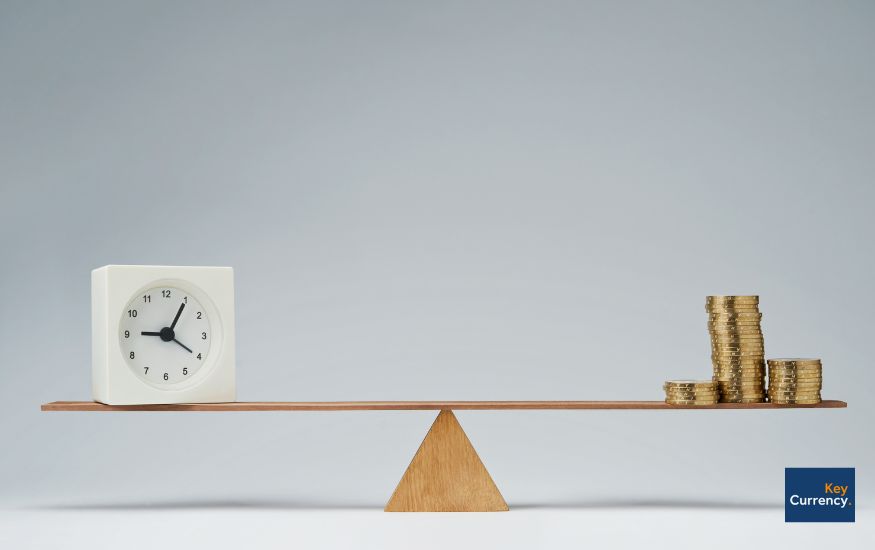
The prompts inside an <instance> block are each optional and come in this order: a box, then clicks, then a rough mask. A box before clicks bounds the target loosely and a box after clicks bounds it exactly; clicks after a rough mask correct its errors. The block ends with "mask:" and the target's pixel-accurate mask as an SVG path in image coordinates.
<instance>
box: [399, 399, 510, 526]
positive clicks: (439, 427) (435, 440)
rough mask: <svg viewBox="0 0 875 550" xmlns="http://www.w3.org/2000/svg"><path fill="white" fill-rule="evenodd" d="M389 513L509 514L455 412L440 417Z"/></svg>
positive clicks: (406, 474) (412, 465)
mask: <svg viewBox="0 0 875 550" xmlns="http://www.w3.org/2000/svg"><path fill="white" fill-rule="evenodd" d="M385 510H386V511H387V512H505V511H507V503H506V502H505V501H504V497H502V496H501V493H500V492H499V491H498V487H496V486H495V482H493V481H492V477H491V476H490V475H489V472H488V471H487V470H486V467H485V466H483V462H481V461H480V457H479V456H477V451H475V450H474V447H473V446H472V445H471V442H470V441H469V440H468V436H467V435H465V431H464V430H462V426H460V425H459V421H458V420H456V416H455V415H454V414H453V413H452V411H448V410H443V411H441V412H440V414H438V416H437V418H436V419H435V421H434V424H432V425H431V429H430V430H429V431H428V434H426V436H425V439H424V440H423V441H422V444H421V445H420V446H419V450H418V451H416V455H415V456H414V457H413V460H412V461H411V462H410V466H408V467H407V470H406V471H405V472H404V475H403V476H402V477H401V481H400V482H399V483H398V486H397V487H396V488H395V491H394V492H393V493H392V497H391V498H390V499H389V502H388V503H387V504H386V508H385Z"/></svg>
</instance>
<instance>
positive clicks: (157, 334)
mask: <svg viewBox="0 0 875 550" xmlns="http://www.w3.org/2000/svg"><path fill="white" fill-rule="evenodd" d="M140 334H142V335H143V336H161V333H160V332H148V331H145V330H144V331H143V332H141V333H140Z"/></svg>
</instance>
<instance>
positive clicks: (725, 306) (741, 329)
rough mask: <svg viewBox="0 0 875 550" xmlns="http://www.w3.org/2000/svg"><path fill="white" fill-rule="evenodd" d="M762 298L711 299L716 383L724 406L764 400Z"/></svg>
mask: <svg viewBox="0 0 875 550" xmlns="http://www.w3.org/2000/svg"><path fill="white" fill-rule="evenodd" d="M759 302H760V299H759V296H708V297H707V298H706V300H705V311H707V312H708V332H709V333H710V335H711V363H712V365H713V366H714V381H715V382H717V384H718V386H719V388H720V401H722V402H724V403H760V402H763V401H765V397H766V391H765V378H766V364H765V348H764V345H763V333H762V330H761V328H760V319H762V314H761V313H760V310H759Z"/></svg>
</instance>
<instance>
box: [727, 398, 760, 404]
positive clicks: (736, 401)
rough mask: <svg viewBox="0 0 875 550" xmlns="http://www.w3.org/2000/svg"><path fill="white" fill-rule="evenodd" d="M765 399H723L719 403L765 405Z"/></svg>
mask: <svg viewBox="0 0 875 550" xmlns="http://www.w3.org/2000/svg"><path fill="white" fill-rule="evenodd" d="M765 402H766V399H765V397H752V398H750V399H748V398H746V397H739V398H737V399H723V400H721V403H765Z"/></svg>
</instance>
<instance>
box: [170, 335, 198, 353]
mask: <svg viewBox="0 0 875 550" xmlns="http://www.w3.org/2000/svg"><path fill="white" fill-rule="evenodd" d="M173 341H174V342H176V343H177V344H179V345H180V346H182V347H183V348H185V350H186V351H188V352H189V353H193V352H192V351H191V349H189V347H188V346H186V345H185V344H183V343H182V342H180V341H179V340H177V339H176V338H174V339H173Z"/></svg>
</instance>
